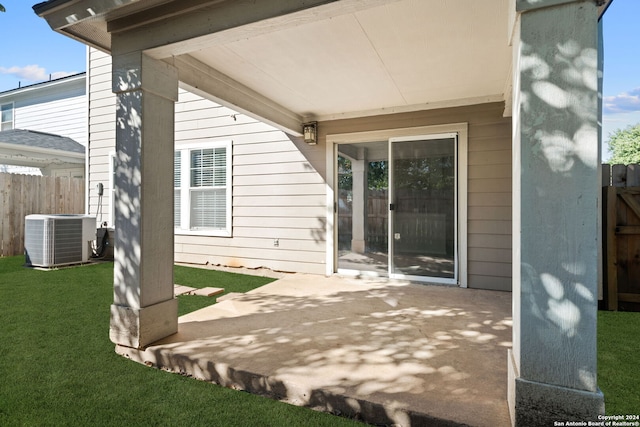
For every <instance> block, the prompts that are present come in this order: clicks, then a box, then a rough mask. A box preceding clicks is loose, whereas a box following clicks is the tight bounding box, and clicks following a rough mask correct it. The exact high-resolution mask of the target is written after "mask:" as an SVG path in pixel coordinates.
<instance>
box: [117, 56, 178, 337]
mask: <svg viewBox="0 0 640 427" xmlns="http://www.w3.org/2000/svg"><path fill="white" fill-rule="evenodd" d="M113 92H114V93H116V94H117V96H118V98H117V107H116V108H117V109H116V166H115V189H116V195H115V213H116V218H115V230H116V235H115V248H114V249H115V250H114V257H115V267H114V302H113V305H112V306H111V328H110V331H109V336H110V338H111V341H113V342H114V343H116V344H118V345H123V346H128V347H133V348H143V347H145V346H146V345H148V344H150V343H152V342H154V341H157V340H159V339H161V338H164V337H166V336H169V335H171V334H173V333H175V332H177V330H178V302H177V300H176V299H175V297H174V292H173V251H174V248H173V152H174V103H175V101H177V98H178V73H177V70H176V69H175V68H174V67H172V66H170V65H169V64H167V63H164V62H162V61H157V60H154V59H151V58H149V57H148V56H146V55H144V54H143V53H142V52H132V53H127V54H123V55H115V56H114V58H113Z"/></svg>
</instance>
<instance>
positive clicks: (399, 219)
mask: <svg viewBox="0 0 640 427" xmlns="http://www.w3.org/2000/svg"><path fill="white" fill-rule="evenodd" d="M390 157H391V165H390V175H391V177H392V179H391V189H390V195H389V200H390V218H391V220H390V227H389V235H390V236H392V238H391V245H390V254H391V257H390V258H391V263H390V267H389V268H390V274H391V275H392V277H393V276H400V277H409V278H410V277H412V276H416V277H429V278H432V279H437V280H436V281H438V282H444V283H456V241H457V239H456V214H455V212H456V137H455V135H437V136H432V137H430V138H429V139H416V138H395V139H391V140H390Z"/></svg>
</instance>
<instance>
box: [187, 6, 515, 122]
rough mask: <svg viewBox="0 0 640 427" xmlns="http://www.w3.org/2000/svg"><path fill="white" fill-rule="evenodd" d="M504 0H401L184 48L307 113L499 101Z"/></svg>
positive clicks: (321, 115)
mask: <svg viewBox="0 0 640 427" xmlns="http://www.w3.org/2000/svg"><path fill="white" fill-rule="evenodd" d="M507 2H508V0H482V1H478V0H403V1H399V2H392V3H389V4H386V5H383V6H378V7H374V8H369V9H365V10H361V11H357V12H355V13H350V14H346V15H341V16H337V17H333V18H331V19H324V20H321V21H317V22H314V23H307V24H304V25H300V26H296V27H290V28H285V29H282V30H277V29H274V31H273V32H269V33H266V34H262V35H259V36H256V37H251V38H247V39H243V40H239V41H235V42H231V43H227V44H223V45H216V46H212V47H208V48H206V49H202V50H199V51H195V52H191V53H190V55H192V56H193V57H195V58H196V59H198V60H200V61H202V62H203V63H206V64H208V65H209V66H211V67H213V68H215V69H217V70H218V71H220V72H222V73H224V74H226V75H228V76H231V77H232V78H233V79H234V80H236V81H238V82H240V83H242V84H244V85H246V86H248V87H250V88H252V89H254V90H255V91H257V92H259V93H261V94H262V95H264V96H266V97H268V98H271V99H272V100H273V101H275V102H277V103H278V104H280V105H282V106H284V107H286V108H288V109H289V110H291V111H294V112H296V113H298V114H300V115H302V116H304V117H306V118H308V119H311V118H316V119H326V118H331V117H336V116H340V115H345V114H346V115H349V114H351V115H357V114H355V113H357V112H369V113H370V112H375V111H380V112H382V111H402V110H405V111H410V110H412V109H415V110H417V109H421V108H423V107H424V106H425V105H426V104H430V105H437V104H441V105H447V104H449V105H457V104H464V103H465V101H464V100H469V103H471V102H478V100H482V99H484V100H500V99H502V93H503V91H504V87H505V81H506V80H507V79H508V78H509V75H508V73H509V64H510V55H511V51H510V47H509V46H508V40H507V30H506V29H507V26H508V24H507V14H508V7H507Z"/></svg>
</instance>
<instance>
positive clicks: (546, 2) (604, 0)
mask: <svg viewBox="0 0 640 427" xmlns="http://www.w3.org/2000/svg"><path fill="white" fill-rule="evenodd" d="M584 1H585V0H516V12H518V13H522V12H526V11H528V10H533V9H542V8H545V7H553V6H559V5H561V4H567V3H578V2H584ZM591 1H593V2H594V3H595V4H596V6H598V19H600V18H601V17H602V15H603V14H604V12H605V11H606V10H607V8H608V7H609V4H611V2H612V1H613V0H591Z"/></svg>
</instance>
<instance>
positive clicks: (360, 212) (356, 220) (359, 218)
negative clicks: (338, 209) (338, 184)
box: [351, 148, 367, 254]
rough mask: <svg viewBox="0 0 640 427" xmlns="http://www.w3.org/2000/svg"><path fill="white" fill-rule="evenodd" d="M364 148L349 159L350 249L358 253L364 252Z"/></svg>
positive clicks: (365, 197) (365, 200)
mask: <svg viewBox="0 0 640 427" xmlns="http://www.w3.org/2000/svg"><path fill="white" fill-rule="evenodd" d="M364 151H365V149H364V148H359V149H358V159H353V160H351V173H352V175H351V177H352V180H353V181H352V182H353V187H352V189H353V201H352V205H351V207H352V216H351V218H352V221H351V234H352V235H351V250H352V251H353V252H355V253H358V254H363V253H364V252H365V237H364V230H365V227H366V225H365V224H366V221H367V216H366V206H367V168H366V164H367V159H366V158H364V159H363V158H362V157H361V155H362V156H364V155H365V153H364Z"/></svg>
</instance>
